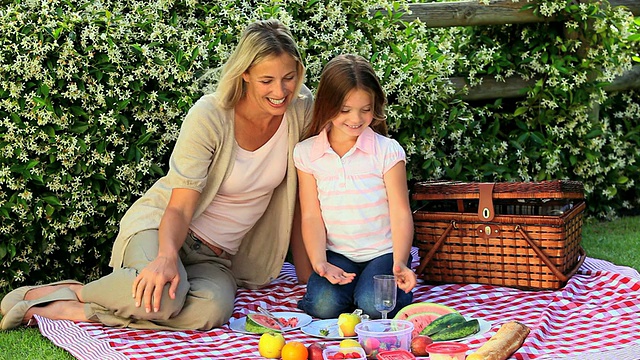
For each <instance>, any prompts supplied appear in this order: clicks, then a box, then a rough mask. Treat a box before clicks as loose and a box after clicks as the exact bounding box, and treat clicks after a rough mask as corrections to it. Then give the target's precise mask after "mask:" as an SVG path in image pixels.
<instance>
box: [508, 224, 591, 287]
mask: <svg viewBox="0 0 640 360" xmlns="http://www.w3.org/2000/svg"><path fill="white" fill-rule="evenodd" d="M515 230H516V231H518V232H519V233H520V234H521V235H522V236H523V237H524V239H525V240H526V241H527V243H528V244H529V246H531V248H532V249H533V251H535V253H536V254H537V255H538V256H539V257H540V259H541V260H542V261H543V262H544V263H545V264H546V265H547V267H548V268H549V270H551V272H552V273H553V275H555V276H556V277H557V278H558V279H559V280H560V281H562V282H567V281H568V280H569V279H570V278H571V276H573V274H575V272H576V271H578V268H579V267H580V266H581V265H582V263H583V262H584V258H585V255H586V253H585V252H584V249H583V248H580V260H579V261H578V265H577V266H576V267H574V268H573V269H572V270H571V272H570V273H569V274H567V275H565V274H563V273H562V272H561V271H560V270H558V268H557V267H556V266H555V265H554V264H553V263H552V262H551V260H549V257H548V256H547V255H546V254H545V253H544V252H543V251H542V250H540V248H539V247H538V245H536V244H535V243H534V242H533V240H531V238H530V237H529V235H527V233H526V232H525V231H524V230H523V229H522V227H521V226H520V225H516V228H515Z"/></svg>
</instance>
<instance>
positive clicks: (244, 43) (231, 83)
mask: <svg viewBox="0 0 640 360" xmlns="http://www.w3.org/2000/svg"><path fill="white" fill-rule="evenodd" d="M282 54H289V55H291V57H293V59H294V60H295V61H296V62H297V69H296V70H297V73H298V74H297V75H298V82H297V84H296V88H295V91H294V93H293V98H294V99H295V98H297V96H298V94H299V91H300V88H301V87H302V84H303V83H304V73H305V67H304V64H303V63H302V57H301V56H300V51H299V50H298V46H297V44H296V42H295V40H294V39H293V36H292V35H291V32H290V31H289V29H288V28H287V27H286V26H284V25H283V24H282V23H281V22H280V21H278V20H276V19H269V20H261V21H256V22H254V23H252V24H250V25H249V26H247V28H246V29H245V30H244V32H243V33H242V36H241V38H240V41H239V42H238V46H237V47H236V48H235V50H234V51H233V53H232V54H231V56H230V57H229V59H228V60H227V62H226V63H225V64H224V65H223V66H222V69H221V73H220V79H219V81H218V86H217V88H216V91H215V92H216V94H217V95H218V96H217V97H218V99H219V100H220V102H221V105H222V106H223V107H225V108H228V109H229V108H233V107H234V106H235V105H236V104H237V103H238V101H239V100H240V99H241V98H242V96H243V95H244V93H245V84H244V81H243V79H242V74H244V73H245V72H246V71H247V70H248V69H249V68H250V67H251V66H253V65H255V64H257V63H259V62H261V61H262V60H264V59H265V58H267V57H269V56H280V55H282Z"/></svg>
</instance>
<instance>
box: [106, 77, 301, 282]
mask: <svg viewBox="0 0 640 360" xmlns="http://www.w3.org/2000/svg"><path fill="white" fill-rule="evenodd" d="M312 107H313V96H312V94H311V92H310V91H309V89H308V88H306V87H305V86H303V87H302V89H301V90H300V95H299V97H298V98H297V99H295V100H294V101H293V102H292V103H291V104H290V106H289V109H288V110H287V112H286V115H285V120H286V121H287V123H288V130H289V154H288V165H287V175H286V177H285V179H284V180H283V182H282V183H281V184H280V185H279V186H278V187H277V188H276V189H275V190H274V192H273V196H272V198H271V202H270V203H269V206H268V207H267V210H266V211H265V213H264V215H263V216H262V217H261V218H260V219H259V220H258V222H257V223H256V225H255V226H254V227H253V228H252V229H251V230H250V231H249V233H247V235H246V236H245V237H244V239H243V240H242V244H241V245H240V248H239V250H238V253H237V254H236V255H235V256H234V257H233V258H232V270H233V273H234V275H235V278H236V281H237V283H238V285H239V286H243V287H247V288H258V287H260V286H263V285H266V284H268V283H269V282H270V281H271V280H273V279H274V278H276V277H277V276H278V274H279V273H280V270H281V268H282V264H283V263H284V259H285V257H286V254H287V250H288V247H289V240H290V236H291V225H292V221H293V214H294V210H295V200H296V191H297V175H296V169H295V166H294V164H293V158H292V155H293V147H294V146H295V144H296V143H297V142H298V141H299V140H300V136H301V135H302V132H303V130H304V128H305V126H306V124H307V122H308V121H309V120H310V119H311V111H312ZM233 119H234V111H233V109H223V108H221V107H220V106H219V105H218V102H217V101H216V99H215V96H214V95H213V94H212V95H205V96H203V97H202V98H200V99H199V100H198V101H197V102H196V103H195V104H194V106H193V107H192V108H191V109H190V110H189V113H188V114H187V116H186V117H185V120H184V122H183V124H182V128H181V129H180V135H179V136H178V140H177V142H176V145H175V147H174V150H173V153H172V154H171V159H170V164H169V172H168V173H167V175H166V176H164V177H163V178H161V179H159V180H158V181H157V182H156V183H155V184H154V185H153V186H152V187H151V188H150V189H149V190H148V191H147V192H146V193H145V194H144V195H143V196H142V197H141V198H140V199H138V200H137V201H136V202H135V203H134V204H133V205H132V206H131V208H130V209H129V210H128V211H127V213H126V214H125V215H124V217H123V218H122V220H121V222H120V232H119V233H118V236H117V238H116V240H115V243H114V245H113V252H112V255H111V262H110V263H109V265H110V266H111V267H114V268H117V267H122V266H123V264H122V261H123V254H124V250H125V248H126V246H127V244H128V242H129V239H131V236H132V235H134V234H136V233H138V232H140V231H143V230H149V229H157V228H158V227H159V225H160V220H161V218H162V215H163V213H164V209H165V208H166V206H167V203H168V202H169V197H170V195H171V191H172V189H173V188H188V189H194V190H197V191H199V192H200V193H201V196H200V198H199V200H198V205H197V207H196V210H195V213H194V219H195V218H197V217H198V216H200V214H202V212H203V211H204V210H205V208H206V207H207V206H208V205H209V203H211V201H212V200H213V198H214V196H215V195H216V193H217V192H218V189H219V188H220V184H221V183H222V181H224V179H225V178H226V177H227V176H228V175H229V173H230V172H231V169H232V166H233V159H235V155H236V154H235V150H234V149H235V147H234V146H233V145H234V142H235V135H234V121H233ZM247 181H254V179H247Z"/></svg>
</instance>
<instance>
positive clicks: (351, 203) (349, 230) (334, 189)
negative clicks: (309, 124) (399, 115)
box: [293, 128, 406, 262]
mask: <svg viewBox="0 0 640 360" xmlns="http://www.w3.org/2000/svg"><path fill="white" fill-rule="evenodd" d="M293 157H294V162H295V165H296V167H297V168H298V169H299V170H301V171H303V172H306V173H309V174H312V175H313V176H314V178H315V179H316V182H317V186H318V199H319V200H320V208H321V210H322V218H323V220H324V225H325V227H326V229H327V249H329V250H331V251H334V252H337V253H340V254H342V255H344V256H346V257H348V258H349V259H351V260H352V261H356V262H362V261H368V260H371V259H373V258H375V257H378V256H380V255H382V254H386V253H391V252H393V249H392V241H391V224H390V219H389V202H388V199H387V192H386V189H385V186H384V180H383V176H384V174H385V173H386V172H387V171H389V170H390V169H391V168H392V167H393V166H394V165H395V164H397V163H398V162H399V161H406V155H405V152H404V149H403V148H402V147H401V146H400V144H399V143H398V142H397V141H395V140H393V139H391V138H387V137H385V136H382V135H380V134H377V133H375V132H374V131H373V130H372V129H371V128H367V129H365V131H364V132H363V133H362V134H361V135H360V136H359V137H358V140H357V141H356V145H355V146H354V147H353V148H351V150H349V151H348V152H347V153H346V154H345V155H344V156H343V157H342V158H341V157H340V156H338V154H336V153H335V152H334V151H333V149H332V148H331V145H330V144H329V140H328V138H327V131H326V130H323V131H322V132H321V133H320V134H318V135H317V136H314V137H311V138H309V139H306V140H305V141H303V142H300V143H298V144H297V145H296V147H295V149H294V152H293Z"/></svg>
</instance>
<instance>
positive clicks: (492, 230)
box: [476, 224, 500, 239]
mask: <svg viewBox="0 0 640 360" xmlns="http://www.w3.org/2000/svg"><path fill="white" fill-rule="evenodd" d="M476 231H477V232H478V236H479V237H481V238H484V239H487V238H490V237H492V236H498V235H500V228H499V227H498V226H496V225H493V224H481V225H478V227H477V228H476Z"/></svg>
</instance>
